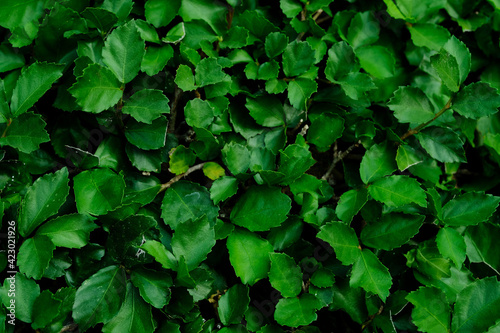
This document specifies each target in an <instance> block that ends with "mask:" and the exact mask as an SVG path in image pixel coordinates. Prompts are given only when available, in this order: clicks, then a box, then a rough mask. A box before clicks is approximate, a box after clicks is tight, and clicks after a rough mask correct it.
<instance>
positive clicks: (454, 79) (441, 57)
mask: <svg viewBox="0 0 500 333" xmlns="http://www.w3.org/2000/svg"><path fill="white" fill-rule="evenodd" d="M431 65H432V67H433V68H434V69H435V70H436V72H437V73H438V75H439V77H440V78H441V80H442V81H443V83H444V84H445V85H446V87H448V89H450V90H451V91H452V92H457V91H458V90H459V89H460V69H459V68H458V62H457V59H456V58H455V57H454V56H453V55H451V54H450V53H448V52H446V51H441V53H439V54H436V55H433V56H432V57H431Z"/></svg>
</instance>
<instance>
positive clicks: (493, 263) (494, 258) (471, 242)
mask: <svg viewBox="0 0 500 333" xmlns="http://www.w3.org/2000/svg"><path fill="white" fill-rule="evenodd" d="M499 236H500V229H499V228H498V227H497V226H495V225H492V224H488V223H481V224H479V225H477V226H471V227H468V228H467V231H466V232H465V243H466V248H467V256H468V257H469V261H470V262H482V263H485V264H486V265H487V266H489V267H490V268H491V269H493V271H495V273H497V274H499V272H500V258H499V257H498V251H499V250H500V244H499V243H498V242H497V239H498V237H499Z"/></svg>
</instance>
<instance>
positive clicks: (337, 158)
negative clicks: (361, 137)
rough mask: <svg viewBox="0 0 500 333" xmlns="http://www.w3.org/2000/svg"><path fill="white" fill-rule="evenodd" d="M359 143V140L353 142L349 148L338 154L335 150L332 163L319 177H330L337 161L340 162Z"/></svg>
mask: <svg viewBox="0 0 500 333" xmlns="http://www.w3.org/2000/svg"><path fill="white" fill-rule="evenodd" d="M359 144H360V142H356V143H355V144H353V145H351V146H350V147H349V148H347V149H346V150H345V151H344V152H343V153H341V154H338V153H337V152H335V153H334V154H333V162H332V164H331V165H330V167H329V168H328V171H326V173H325V174H324V175H323V177H321V179H322V180H327V179H328V178H329V177H330V175H331V174H332V172H333V169H335V166H336V165H337V163H338V162H340V161H342V160H343V159H344V158H345V157H346V156H347V155H349V154H350V153H351V151H353V150H354V148H356V147H359Z"/></svg>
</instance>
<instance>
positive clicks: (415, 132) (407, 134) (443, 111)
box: [400, 97, 453, 141]
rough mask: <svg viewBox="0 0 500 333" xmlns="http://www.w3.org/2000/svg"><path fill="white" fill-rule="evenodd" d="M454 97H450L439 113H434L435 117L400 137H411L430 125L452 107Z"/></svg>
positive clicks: (402, 138) (403, 138)
mask: <svg viewBox="0 0 500 333" xmlns="http://www.w3.org/2000/svg"><path fill="white" fill-rule="evenodd" d="M452 98H453V97H450V99H449V100H448V102H446V105H445V106H444V107H443V108H442V109H441V110H440V111H439V112H438V113H436V115H434V118H432V119H431V120H429V121H428V122H425V123H423V124H420V125H418V126H417V127H415V128H414V129H411V130H409V131H408V132H406V133H405V134H403V136H401V137H400V139H401V140H402V141H403V140H405V139H406V138H408V137H410V136H412V135H415V134H417V133H418V132H420V130H421V129H423V128H424V127H426V126H427V125H429V124H430V123H432V122H433V121H434V120H436V119H437V118H438V117H440V116H441V115H442V114H443V113H445V112H446V110H448V109H449V108H450V107H451V100H452Z"/></svg>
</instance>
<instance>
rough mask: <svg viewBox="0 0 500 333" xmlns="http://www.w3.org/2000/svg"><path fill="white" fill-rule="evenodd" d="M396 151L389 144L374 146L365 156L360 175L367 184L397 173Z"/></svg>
mask: <svg viewBox="0 0 500 333" xmlns="http://www.w3.org/2000/svg"><path fill="white" fill-rule="evenodd" d="M395 157H396V156H395V152H394V149H393V148H392V147H391V146H390V145H389V144H387V143H382V144H378V145H373V146H371V147H370V149H368V151H367V152H366V153H365V155H364V156H363V159H362V160H361V166H360V168H359V173H360V176H361V180H363V182H364V183H365V184H367V183H371V182H373V181H374V180H377V179H379V178H382V177H384V176H387V175H390V174H391V173H393V172H394V171H396V161H395V160H394V159H395Z"/></svg>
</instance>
